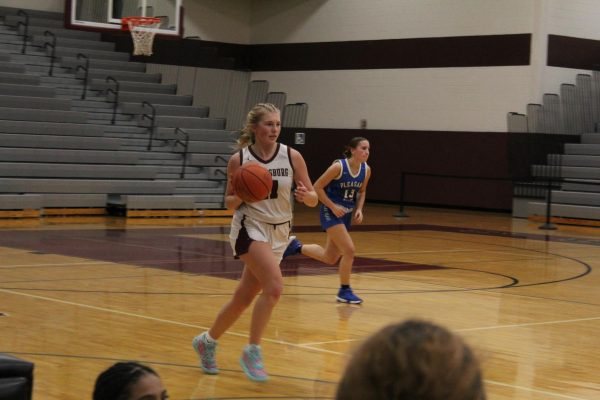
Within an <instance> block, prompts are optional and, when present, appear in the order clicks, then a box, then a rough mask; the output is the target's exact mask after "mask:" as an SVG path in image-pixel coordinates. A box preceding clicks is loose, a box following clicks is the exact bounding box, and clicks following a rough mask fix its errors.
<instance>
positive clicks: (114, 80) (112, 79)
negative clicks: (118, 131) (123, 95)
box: [105, 76, 119, 125]
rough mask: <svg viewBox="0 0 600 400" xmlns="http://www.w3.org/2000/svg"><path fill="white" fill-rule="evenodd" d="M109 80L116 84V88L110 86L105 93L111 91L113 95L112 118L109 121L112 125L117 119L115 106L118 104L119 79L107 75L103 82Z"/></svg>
mask: <svg viewBox="0 0 600 400" xmlns="http://www.w3.org/2000/svg"><path fill="white" fill-rule="evenodd" d="M109 81H113V82H114V83H115V86H116V90H113V89H112V88H108V89H106V94H107V95H108V94H109V93H111V92H112V93H113V94H114V95H115V101H114V102H113V115H112V120H111V121H110V123H111V124H112V125H114V124H115V121H116V119H117V106H118V105H119V81H118V80H116V79H115V78H113V77H112V76H107V77H106V80H105V82H106V83H108V82H109Z"/></svg>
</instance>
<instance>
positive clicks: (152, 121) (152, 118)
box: [142, 100, 156, 150]
mask: <svg viewBox="0 0 600 400" xmlns="http://www.w3.org/2000/svg"><path fill="white" fill-rule="evenodd" d="M144 106H148V107H150V108H151V109H152V115H148V114H146V113H145V112H144ZM144 118H148V119H149V120H150V126H149V127H148V133H149V134H150V135H149V138H148V150H152V140H153V138H154V126H155V121H156V108H155V107H154V106H153V105H152V104H150V103H148V102H147V101H145V100H144V101H142V121H143V120H144Z"/></svg>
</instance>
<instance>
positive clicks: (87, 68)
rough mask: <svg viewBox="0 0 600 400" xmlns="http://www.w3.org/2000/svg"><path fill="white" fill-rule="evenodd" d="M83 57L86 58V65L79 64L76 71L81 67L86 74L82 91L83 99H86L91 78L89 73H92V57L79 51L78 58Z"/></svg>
mask: <svg viewBox="0 0 600 400" xmlns="http://www.w3.org/2000/svg"><path fill="white" fill-rule="evenodd" d="M82 57H83V58H85V67H84V66H83V65H81V64H79V65H78V66H77V67H76V68H75V72H76V73H77V71H79V70H80V69H82V70H83V71H84V72H85V75H84V77H83V93H81V100H85V96H86V95H87V86H88V79H89V74H90V58H89V57H88V56H86V55H85V54H83V53H77V59H78V60H79V59H80V58H82Z"/></svg>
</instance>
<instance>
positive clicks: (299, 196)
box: [294, 182, 308, 203]
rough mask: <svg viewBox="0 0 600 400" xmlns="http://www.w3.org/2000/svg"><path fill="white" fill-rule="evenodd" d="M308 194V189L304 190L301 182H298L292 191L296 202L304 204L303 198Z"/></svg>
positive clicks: (304, 187)
mask: <svg viewBox="0 0 600 400" xmlns="http://www.w3.org/2000/svg"><path fill="white" fill-rule="evenodd" d="M307 194H308V189H307V188H306V186H304V184H303V183H302V182H298V185H297V186H296V189H295V190H294V198H295V199H296V201H299V202H300V203H304V198H305V197H306V196H307Z"/></svg>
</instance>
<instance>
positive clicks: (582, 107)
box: [507, 71, 600, 220]
mask: <svg viewBox="0 0 600 400" xmlns="http://www.w3.org/2000/svg"><path fill="white" fill-rule="evenodd" d="M507 123H508V131H509V132H514V133H521V134H527V133H545V134H570V135H576V137H578V138H580V143H567V144H565V145H564V152H563V153H562V154H550V155H548V160H547V164H546V165H534V166H532V173H533V176H534V177H535V178H536V180H537V182H538V183H529V184H518V185H516V186H515V196H514V200H513V215H515V216H521V217H525V216H528V215H540V216H545V214H546V208H547V207H546V200H547V199H548V197H547V195H545V193H546V191H545V190H544V189H541V191H540V190H539V188H541V187H543V186H545V185H546V183H544V182H545V181H547V179H554V181H555V182H554V184H553V189H554V190H552V191H551V197H550V198H551V200H552V207H551V215H552V216H555V217H563V218H575V219H589V220H600V198H599V197H598V194H600V135H599V134H597V133H593V132H594V131H595V130H597V129H598V127H599V125H600V72H599V71H591V73H590V74H578V75H577V76H576V77H575V82H574V83H564V84H562V85H560V93H558V94H552V93H547V94H545V95H544V96H543V102H542V104H529V105H528V106H527V113H526V114H519V113H509V114H508V117H507ZM536 186H537V188H538V189H537V190H536ZM530 189H531V190H530ZM540 193H543V194H542V195H541V196H542V197H543V196H546V199H535V200H533V199H531V197H533V196H536V197H540Z"/></svg>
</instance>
